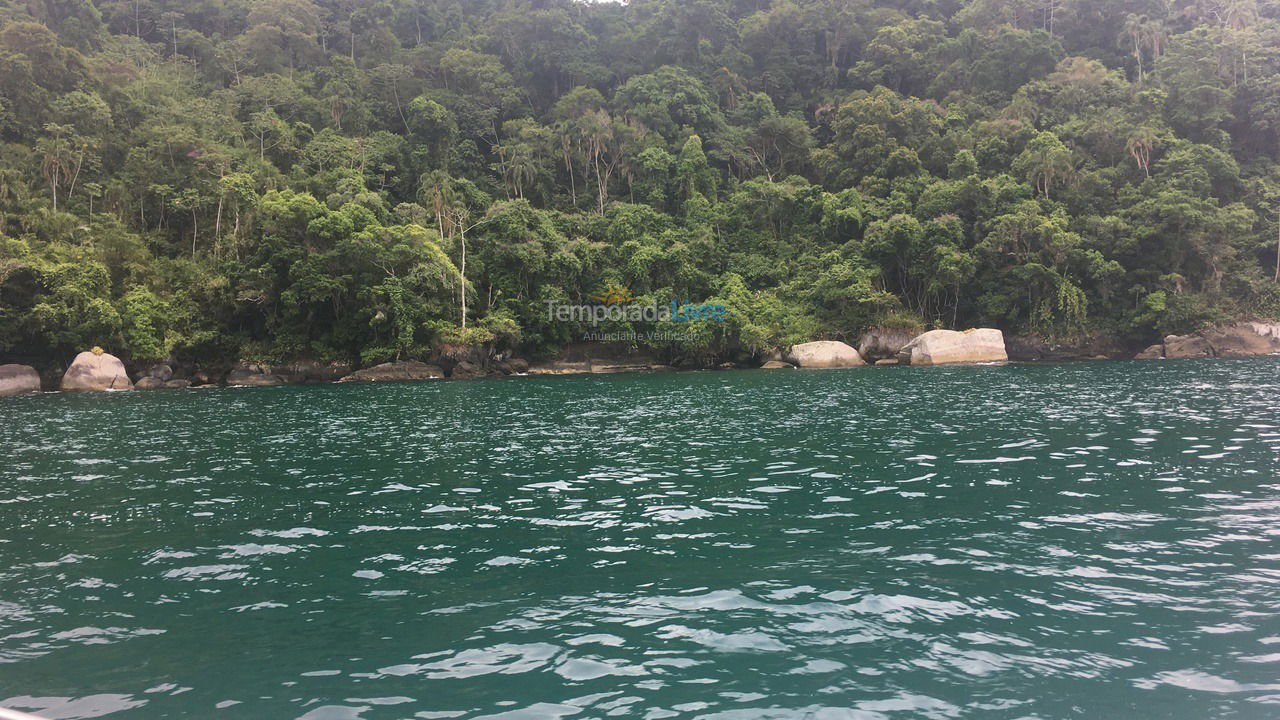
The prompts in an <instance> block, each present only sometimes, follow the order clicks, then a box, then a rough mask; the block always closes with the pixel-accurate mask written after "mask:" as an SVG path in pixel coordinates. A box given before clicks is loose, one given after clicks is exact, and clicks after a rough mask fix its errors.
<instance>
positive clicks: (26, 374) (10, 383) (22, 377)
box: [0, 365, 40, 395]
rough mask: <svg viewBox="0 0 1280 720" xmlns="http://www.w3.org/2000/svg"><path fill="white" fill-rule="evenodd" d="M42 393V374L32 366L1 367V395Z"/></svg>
mask: <svg viewBox="0 0 1280 720" xmlns="http://www.w3.org/2000/svg"><path fill="white" fill-rule="evenodd" d="M33 392H40V373H38V372H36V369H35V368H33V367H31V366H30V365H0V395H21V394H23V393H33Z"/></svg>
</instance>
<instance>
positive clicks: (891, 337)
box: [858, 327, 916, 362]
mask: <svg viewBox="0 0 1280 720" xmlns="http://www.w3.org/2000/svg"><path fill="white" fill-rule="evenodd" d="M915 336H916V333H915V332H913V331H911V330H907V329H905V328H895V327H878V328H871V329H870V330H868V331H866V332H864V333H862V337H861V338H859V339H858V354H859V355H861V356H862V359H863V360H866V361H867V362H875V361H877V360H884V359H885V358H892V357H897V355H898V351H899V350H901V349H902V348H904V347H906V345H907V343H909V342H911V341H912V340H913V339H915Z"/></svg>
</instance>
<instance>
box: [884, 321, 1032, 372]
mask: <svg viewBox="0 0 1280 720" xmlns="http://www.w3.org/2000/svg"><path fill="white" fill-rule="evenodd" d="M1008 359H1009V356H1008V355H1007V354H1006V353H1005V349H1004V334H1003V333H1001V332H1000V331H999V330H996V329H994V328H977V329H973V330H965V331H964V332H960V331H957V330H930V331H929V332H927V333H924V334H923V335H920V336H919V337H917V338H916V339H914V340H912V341H911V342H909V343H907V345H906V347H904V348H902V350H901V351H899V352H898V363H899V364H900V365H951V364H955V363H983V362H1005V361H1007V360H1008Z"/></svg>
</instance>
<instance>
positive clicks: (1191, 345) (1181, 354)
mask: <svg viewBox="0 0 1280 720" xmlns="http://www.w3.org/2000/svg"><path fill="white" fill-rule="evenodd" d="M1164 356H1165V357H1167V358H1208V357H1213V346H1212V345H1210V344H1209V341H1208V340H1205V339H1204V338H1203V337H1200V336H1199V335H1168V336H1166V337H1165V339H1164Z"/></svg>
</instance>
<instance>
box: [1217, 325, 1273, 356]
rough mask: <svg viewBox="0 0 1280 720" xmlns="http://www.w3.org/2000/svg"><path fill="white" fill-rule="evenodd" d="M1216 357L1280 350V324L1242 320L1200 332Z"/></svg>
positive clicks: (1250, 354) (1270, 352) (1268, 352)
mask: <svg viewBox="0 0 1280 720" xmlns="http://www.w3.org/2000/svg"><path fill="white" fill-rule="evenodd" d="M1198 334H1199V335H1200V336H1201V337H1203V338H1204V339H1205V340H1206V341H1207V342H1208V343H1209V346H1210V347H1212V348H1213V354H1214V356H1215V357H1253V356H1255V355H1270V354H1272V353H1278V352H1280V324H1273V323H1261V322H1242V323H1236V324H1234V325H1218V326H1215V327H1211V328H1205V329H1204V330H1201V331H1200V332H1199V333H1198Z"/></svg>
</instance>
